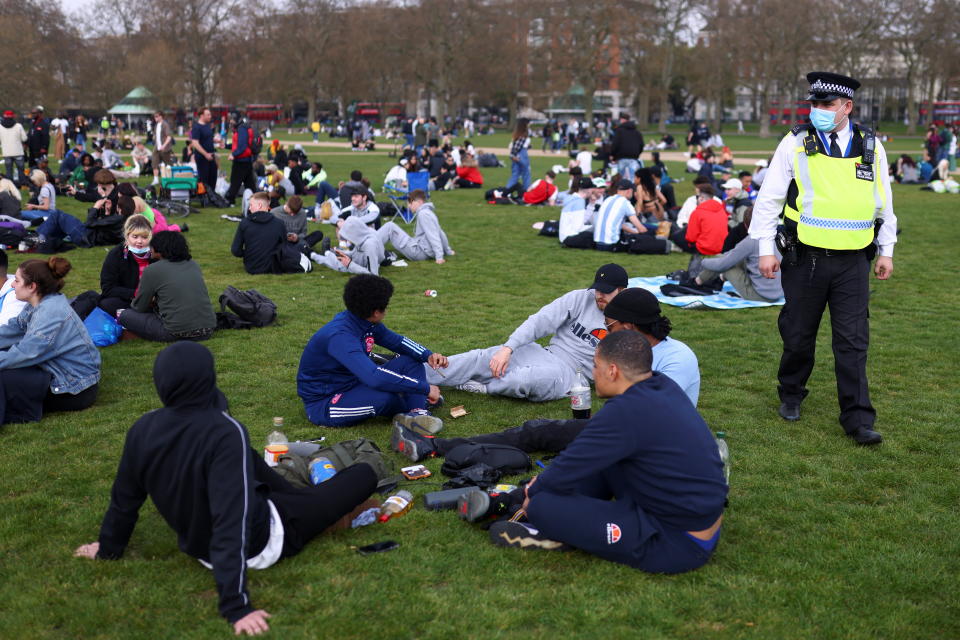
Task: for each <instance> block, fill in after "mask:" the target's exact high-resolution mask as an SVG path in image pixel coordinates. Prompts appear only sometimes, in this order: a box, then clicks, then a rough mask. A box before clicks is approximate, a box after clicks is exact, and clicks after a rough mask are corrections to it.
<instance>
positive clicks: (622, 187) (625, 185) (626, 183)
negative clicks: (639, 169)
mask: <svg viewBox="0 0 960 640" xmlns="http://www.w3.org/2000/svg"><path fill="white" fill-rule="evenodd" d="M627 189H630V190H631V191H633V189H634V186H633V182H631V181H630V180H621V181H620V182H618V183H617V191H626V190H627Z"/></svg>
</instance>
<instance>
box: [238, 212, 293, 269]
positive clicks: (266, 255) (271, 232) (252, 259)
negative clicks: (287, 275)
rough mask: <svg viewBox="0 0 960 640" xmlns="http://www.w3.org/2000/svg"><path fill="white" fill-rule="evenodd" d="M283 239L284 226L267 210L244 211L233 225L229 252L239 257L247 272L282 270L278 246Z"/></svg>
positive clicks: (285, 230)
mask: <svg viewBox="0 0 960 640" xmlns="http://www.w3.org/2000/svg"><path fill="white" fill-rule="evenodd" d="M286 239H287V228H286V227H285V226H284V224H283V222H281V221H280V220H277V219H276V218H275V217H274V215H273V214H272V213H270V212H269V211H257V212H255V213H248V214H247V217H246V218H244V219H243V220H241V221H240V223H239V224H238V225H237V233H236V235H234V236H233V246H231V247H230V252H231V253H233V255H235V256H237V257H238V258H243V268H244V269H246V271H247V273H249V274H253V275H255V274H258V273H283V270H282V269H281V268H280V249H281V247H283V243H284V242H285V241H286Z"/></svg>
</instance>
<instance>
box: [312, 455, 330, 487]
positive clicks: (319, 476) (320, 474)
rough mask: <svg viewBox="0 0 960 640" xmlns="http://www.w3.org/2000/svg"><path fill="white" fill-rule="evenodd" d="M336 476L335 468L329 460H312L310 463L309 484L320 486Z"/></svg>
mask: <svg viewBox="0 0 960 640" xmlns="http://www.w3.org/2000/svg"><path fill="white" fill-rule="evenodd" d="M335 475H337V468H336V467H334V466H333V463H332V462H330V459H329V458H314V459H313V460H311V461H310V482H312V483H313V484H320V483H321V482H324V481H326V480H329V479H330V478H332V477H333V476H335Z"/></svg>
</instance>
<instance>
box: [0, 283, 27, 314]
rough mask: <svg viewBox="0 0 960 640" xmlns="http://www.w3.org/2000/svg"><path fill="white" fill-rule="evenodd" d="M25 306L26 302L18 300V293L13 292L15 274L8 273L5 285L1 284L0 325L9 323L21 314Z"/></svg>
mask: <svg viewBox="0 0 960 640" xmlns="http://www.w3.org/2000/svg"><path fill="white" fill-rule="evenodd" d="M25 306H27V303H26V302H23V301H22V300H17V294H15V293H14V292H13V276H12V275H8V276H7V279H6V280H5V281H4V282H3V286H0V325H4V324H7V323H8V322H10V320H11V319H13V318H16V317H17V316H18V315H20V312H21V311H23V308H24V307H25Z"/></svg>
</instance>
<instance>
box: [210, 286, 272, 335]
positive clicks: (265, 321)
mask: <svg viewBox="0 0 960 640" xmlns="http://www.w3.org/2000/svg"><path fill="white" fill-rule="evenodd" d="M228 308H229V309H230V311H232V312H233V314H236V316H235V317H236V318H238V319H239V320H241V321H242V322H243V323H244V324H246V325H247V327H265V326H267V325H269V324H273V322H274V321H275V320H276V319H277V305H276V304H275V303H274V302H273V300H271V299H270V298H268V297H267V296H265V295H263V294H262V293H260V292H259V291H257V290H256V289H247V290H246V291H240V290H239V289H237V288H236V287H234V286H228V287H227V288H226V289H224V290H223V293H222V294H220V313H219V314H217V321H218V323H217V324H218V327H219V325H220V316H221V315H225V316H231V315H233V314H230V313H227V309H228ZM242 327H243V324H240V325H237V326H232V327H231V328H242Z"/></svg>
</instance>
